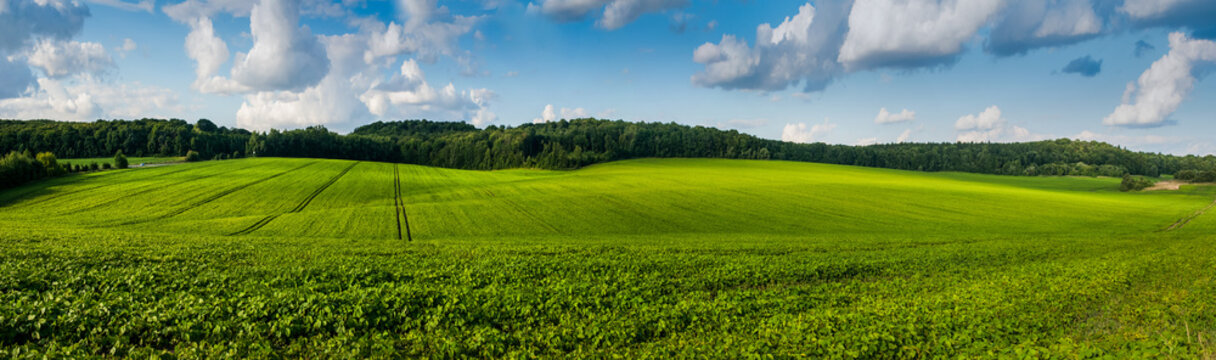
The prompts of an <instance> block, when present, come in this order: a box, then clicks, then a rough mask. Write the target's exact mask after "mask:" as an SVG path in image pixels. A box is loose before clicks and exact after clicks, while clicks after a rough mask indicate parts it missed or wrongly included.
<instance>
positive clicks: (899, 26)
mask: <svg viewBox="0 0 1216 360" xmlns="http://www.w3.org/2000/svg"><path fill="white" fill-rule="evenodd" d="M592 2H594V1H578V0H571V1H566V2H562V3H564V4H567V5H573V4H590V3H592ZM1213 18H1216V2H1214V1H1210V0H1018V1H1007V0H841V1H831V2H817V3H815V4H814V5H812V4H810V3H807V4H805V5H803V6H800V7H798V8H797V11H796V12H794V15H793V16H790V17H787V18H785V21H784V22H782V23H781V24H780V25H778V26H777V27H775V28H774V27H773V26H771V25H769V24H767V23H766V24H761V25H760V26H759V27H758V28H757V31H756V37H755V39H754V40H751V43H749V39H747V38H744V37H741V36H737V35H734V34H724V35H723V36H722V38H721V40H719V41H718V42H711V43H706V44H704V45H701V46H700V47H698V48H697V49H696V50H695V51H694V52H693V60H694V61H695V62H697V63H701V64H703V65H704V70H702V71H700V72H698V73H696V74H694V75H693V76H692V79H691V80H692V82H693V83H694V84H695V85H699V86H703V87H717V88H722V89H727V90H759V91H779V90H784V89H786V88H788V87H791V86H797V85H799V84H801V85H802V90H803V91H804V92H813V91H820V90H823V89H824V88H825V87H826V86H827V85H828V84H829V83H831V82H832V81H833V80H834V79H836V78H839V77H841V76H844V75H846V74H848V73H851V72H858V71H866V70H875V69H881V68H893V69H899V70H910V69H922V68H935V67H949V66H951V65H953V64H954V63H955V62H957V60H958V59H959V58H960V56H961V55H962V54H963V52H965V51H966V50H967V44H969V43H972V42H973V41H976V40H981V39H982V41H983V47H984V50H985V51H986V52H987V53H989V54H992V55H994V56H997V57H1006V56H1014V55H1020V54H1026V53H1028V52H1029V51H1032V50H1034V49H1040V48H1048V47H1060V46H1067V45H1071V44H1075V43H1079V42H1082V41H1086V40H1089V39H1093V38H1096V37H1099V36H1105V35H1109V34H1115V33H1120V32H1122V31H1126V30H1127V29H1129V28H1135V27H1148V26H1161V27H1167V28H1175V29H1176V28H1185V29H1189V30H1192V33H1193V34H1197V35H1195V36H1199V35H1203V34H1211V35H1212V36H1214V37H1216V23H1213V22H1212V21H1211V19H1213ZM1147 49H1151V45H1149V44H1147V43H1143V42H1142V43H1138V44H1137V50H1136V53H1137V54H1140V53H1143V52H1144V51H1146V50H1147ZM1078 65H1087V67H1085V68H1084V69H1083V70H1084V71H1080V72H1079V73H1081V74H1090V73H1095V72H1093V69H1095V68H1096V67H1094V66H1092V65H1093V64H1092V63H1087V64H1078ZM1078 70H1082V69H1080V68H1078ZM1095 74H1096V73H1095Z"/></svg>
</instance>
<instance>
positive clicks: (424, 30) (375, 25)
mask: <svg viewBox="0 0 1216 360" xmlns="http://www.w3.org/2000/svg"><path fill="white" fill-rule="evenodd" d="M407 9H411V8H409V7H407ZM441 9H443V10H432V11H422V10H417V9H413V10H407V15H406V16H407V17H408V20H406V21H405V23H402V24H398V23H396V22H391V23H389V24H387V25H385V24H384V23H380V22H375V21H373V22H365V23H363V24H362V25H361V27H362V31H363V32H364V33H368V34H370V35H369V37H368V47H367V51H366V52H365V54H364V60H365V61H368V62H371V61H373V60H374V59H378V58H384V57H389V56H397V55H402V54H408V55H412V56H414V57H416V58H418V59H419V60H421V61H423V62H427V63H431V62H435V60H436V59H438V57H439V56H441V55H442V56H448V57H460V56H462V55H463V54H461V53H460V51H459V50H458V49H457V41H458V40H459V39H460V38H461V37H463V36H465V35H468V34H469V33H471V32H472V31H473V26H474V25H476V24H477V22H478V21H480V20H481V17H476V16H455V15H450V14H448V13H447V10H446V8H441ZM415 12H416V15H408V14H414V13H415Z"/></svg>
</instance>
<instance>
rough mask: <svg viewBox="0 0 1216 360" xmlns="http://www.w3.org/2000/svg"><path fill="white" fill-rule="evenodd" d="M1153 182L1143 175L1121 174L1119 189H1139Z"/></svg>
mask: <svg viewBox="0 0 1216 360" xmlns="http://www.w3.org/2000/svg"><path fill="white" fill-rule="evenodd" d="M1154 183H1155V182H1154V181H1152V180H1149V179H1146V178H1144V177H1143V176H1131V175H1123V181H1122V182H1121V183H1120V184H1119V191H1125V192H1126V191H1140V190H1144V189H1145V188H1148V187H1149V186H1153V184H1154Z"/></svg>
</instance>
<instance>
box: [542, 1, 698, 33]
mask: <svg viewBox="0 0 1216 360" xmlns="http://www.w3.org/2000/svg"><path fill="white" fill-rule="evenodd" d="M688 4H689V0H540V3H539V4H537V3H529V4H528V11H530V12H537V13H541V14H544V15H545V16H547V17H549V18H551V19H554V20H557V21H561V22H570V21H579V20H583V19H585V18H587V17H588V16H590V15H592V14H593V13H600V14H601V16H600V18H599V20H597V21H596V23H595V24H596V25H597V26H599V27H601V28H604V29H607V30H616V29H619V28H621V27H623V26H625V25H628V24H629V23H631V22H633V21H634V20H637V19H638V17H641V16H642V15H643V14H646V13H653V12H664V11H668V10H672V9H679V8H684V7H687V6H688ZM601 11H602V12H601Z"/></svg>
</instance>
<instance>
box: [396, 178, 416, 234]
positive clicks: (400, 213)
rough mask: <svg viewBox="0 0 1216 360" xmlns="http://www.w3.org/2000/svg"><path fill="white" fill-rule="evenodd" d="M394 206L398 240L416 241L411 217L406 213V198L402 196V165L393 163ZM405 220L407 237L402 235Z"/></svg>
mask: <svg viewBox="0 0 1216 360" xmlns="http://www.w3.org/2000/svg"><path fill="white" fill-rule="evenodd" d="M393 208H395V210H396V215H395V216H394V218H395V219H396V220H397V240H406V241H414V236H413V235H412V234H410V218H409V215H406V214H405V199H404V198H402V197H401V166H400V165H399V164H393ZM403 219H404V220H405V221H404V222H405V238H404V239H403V238H402V237H401V223H402V220H403Z"/></svg>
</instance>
